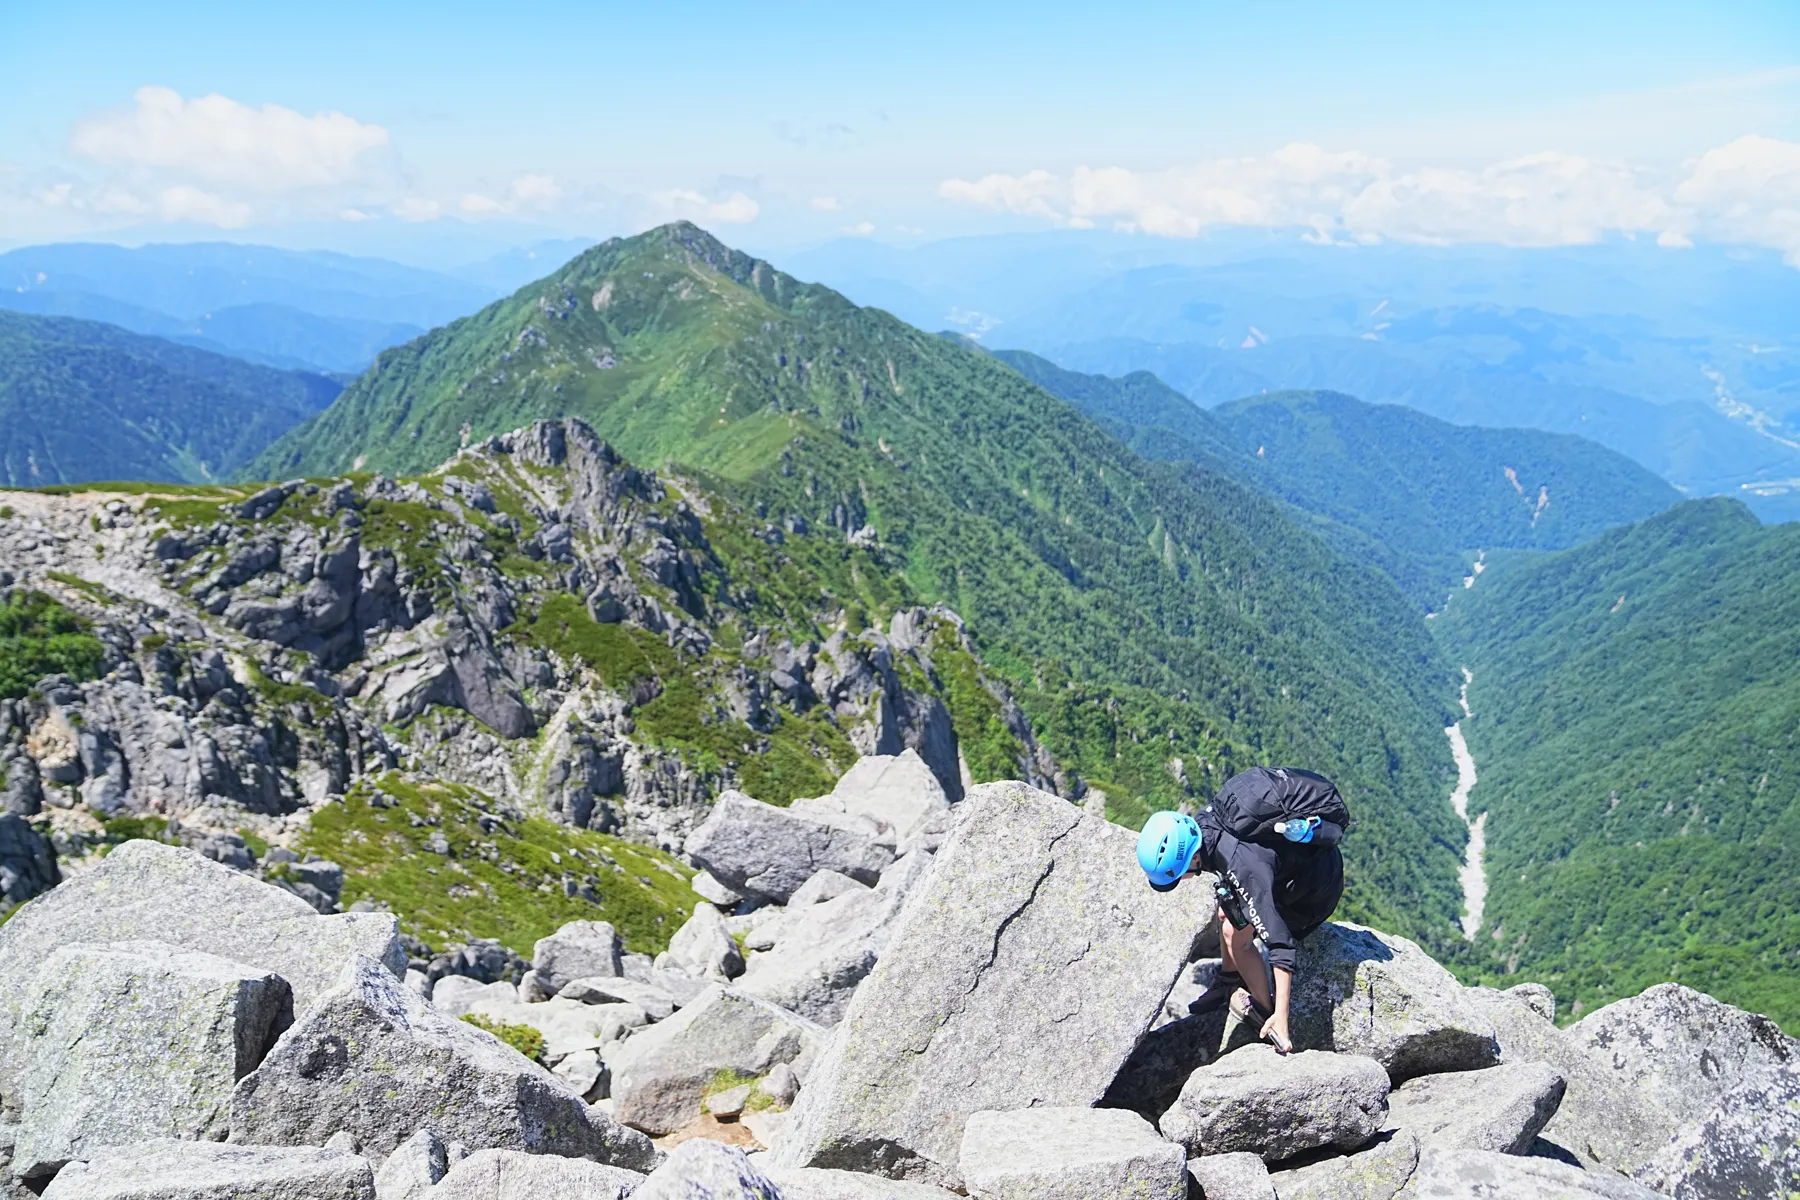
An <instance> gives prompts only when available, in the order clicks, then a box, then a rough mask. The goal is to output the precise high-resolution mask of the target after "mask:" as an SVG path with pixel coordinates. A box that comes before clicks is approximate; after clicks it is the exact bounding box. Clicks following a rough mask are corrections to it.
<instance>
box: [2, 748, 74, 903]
mask: <svg viewBox="0 0 1800 1200" xmlns="http://www.w3.org/2000/svg"><path fill="white" fill-rule="evenodd" d="M30 761H31V760H30V759H18V760H14V762H25V763H29V762H30ZM12 765H13V764H12V763H0V778H3V777H4V775H5V772H6V770H7V768H8V767H10V766H12ZM61 879H62V873H61V872H60V871H58V870H57V869H56V850H55V849H54V848H53V847H52V846H51V845H50V839H49V838H47V837H45V836H44V835H43V834H41V833H39V832H38V831H37V830H35V829H33V828H32V827H31V826H30V824H28V823H27V822H26V820H25V819H24V818H23V817H21V816H18V815H17V814H14V813H10V812H0V913H5V912H7V911H9V910H11V909H13V908H16V907H18V906H19V905H21V904H23V903H25V902H26V901H27V900H29V899H31V898H32V897H33V896H38V895H42V894H43V893H45V892H47V891H49V890H50V889H51V888H53V887H55V886H56V885H57V883H58V882H59V881H60V880H61Z"/></svg>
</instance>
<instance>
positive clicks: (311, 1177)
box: [43, 1141, 375, 1200]
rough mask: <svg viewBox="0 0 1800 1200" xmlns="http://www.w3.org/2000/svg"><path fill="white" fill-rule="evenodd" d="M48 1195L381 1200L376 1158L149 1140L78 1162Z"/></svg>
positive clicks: (117, 1199)
mask: <svg viewBox="0 0 1800 1200" xmlns="http://www.w3.org/2000/svg"><path fill="white" fill-rule="evenodd" d="M43 1194H44V1198H45V1200H375V1176H374V1173H373V1172H372V1171H371V1170H370V1168H369V1161H368V1160H367V1159H365V1158H361V1157H359V1156H357V1155H354V1154H345V1153H344V1152H342V1151H340V1150H319V1149H314V1148H312V1147H304V1146H301V1147H288V1146H226V1145H221V1144H220V1143H218V1142H177V1141H162V1142H147V1143H144V1144H141V1145H133V1146H124V1147H119V1148H116V1149H111V1150H108V1151H107V1152H106V1153H105V1155H104V1156H102V1157H98V1158H96V1159H94V1160H93V1161H92V1162H75V1163H70V1164H69V1165H68V1166H66V1167H64V1168H63V1169H62V1170H61V1171H59V1172H57V1176H56V1178H55V1179H53V1180H51V1181H50V1186H49V1187H47V1188H45V1189H44V1193H43Z"/></svg>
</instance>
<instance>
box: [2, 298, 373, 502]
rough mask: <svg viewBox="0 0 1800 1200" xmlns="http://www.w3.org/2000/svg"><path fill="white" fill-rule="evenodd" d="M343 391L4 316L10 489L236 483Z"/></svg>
mask: <svg viewBox="0 0 1800 1200" xmlns="http://www.w3.org/2000/svg"><path fill="white" fill-rule="evenodd" d="M340 390H342V385H341V384H339V383H338V382H337V381H335V380H332V379H329V378H326V377H324V376H321V375H315V374H310V373H306V372H299V371H278V370H274V369H272V368H269V367H264V366H258V365H256V364H254V363H247V362H244V361H243V360H241V359H236V358H230V357H227V356H225V355H222V354H213V353H210V352H209V351H205V350H200V349H196V348H194V347H191V346H184V345H179V344H177V343H174V342H169V341H165V340H164V339H161V338H153V337H143V336H140V335H138V334H134V333H130V332H128V331H126V330H123V329H120V328H118V327H117V326H113V325H103V324H100V323H99V322H95V321H79V320H74V319H71V318H67V317H31V316H24V315H22V314H19V313H10V312H0V484H4V485H5V486H8V487H38V486H43V485H46V484H61V483H76V482H86V481H92V480H108V479H119V480H169V481H187V482H191V483H206V482H216V481H219V480H223V479H227V478H230V477H231V476H232V475H233V474H235V473H236V472H237V471H239V470H241V469H242V468H243V467H244V466H245V465H246V464H247V463H248V462H249V460H250V459H251V457H252V456H254V455H255V454H256V453H257V452H259V451H261V450H262V449H264V448H265V447H266V446H267V445H268V444H269V443H270V442H271V441H272V440H274V439H275V438H276V437H278V436H279V435H281V434H282V433H284V432H286V431H287V430H288V429H290V428H292V427H293V426H294V425H297V424H299V423H300V422H301V421H303V420H305V419H306V418H308V417H310V416H312V415H313V414H314V413H316V412H318V411H319V410H320V409H322V408H324V407H325V406H326V405H328V404H329V403H331V401H332V400H333V399H335V398H336V396H337V394H338V392H339V391H340Z"/></svg>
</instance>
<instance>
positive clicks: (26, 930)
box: [0, 840, 406, 1088]
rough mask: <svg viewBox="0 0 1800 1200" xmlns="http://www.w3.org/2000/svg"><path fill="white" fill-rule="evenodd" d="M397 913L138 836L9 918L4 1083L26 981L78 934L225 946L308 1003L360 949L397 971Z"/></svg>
mask: <svg viewBox="0 0 1800 1200" xmlns="http://www.w3.org/2000/svg"><path fill="white" fill-rule="evenodd" d="M394 934H395V922H394V917H393V916H392V915H391V914H389V913H343V914H340V915H337V916H329V917H326V916H320V915H319V914H318V913H317V912H315V911H313V909H312V908H311V906H309V905H308V904H307V903H306V902H305V901H303V900H301V899H299V898H298V897H296V896H293V895H290V894H289V893H287V892H284V891H282V890H281V889H280V888H275V887H270V886H269V885H268V884H266V883H261V882H259V881H257V880H255V879H252V878H250V877H249V876H248V875H245V874H243V873H241V872H238V871H234V870H232V869H231V868H230V867H226V866H222V865H220V864H219V863H216V862H212V861H210V860H208V859H207V858H205V857H204V856H202V855H200V854H197V853H195V852H194V851H192V850H187V849H182V848H179V847H175V846H165V845H163V844H161V843H159V842H152V841H141V840H140V841H130V842H126V843H124V844H123V845H121V846H119V847H118V848H117V849H115V850H114V851H113V852H112V853H110V854H108V855H107V856H106V857H105V858H104V859H103V860H101V862H100V864H99V865H98V866H96V867H94V868H92V869H91V870H87V871H84V872H82V873H81V874H80V875H77V876H76V877H75V878H73V879H70V880H68V881H67V882H65V883H63V884H61V885H59V886H58V887H56V888H54V889H53V890H51V891H50V892H48V893H46V894H44V895H43V896H40V897H39V898H38V899H36V900H34V901H32V902H31V904H29V905H27V906H26V907H25V908H23V909H21V910H20V911H19V912H18V913H17V914H16V915H14V916H13V917H12V919H11V920H9V921H7V923H6V924H5V925H4V926H0V1088H4V1087H5V1086H6V1083H5V1072H6V1067H5V1064H6V1063H7V1062H9V1061H11V1060H12V1052H11V1050H10V1045H11V1042H12V1040H13V1037H14V1035H15V1032H16V1031H17V1030H18V1028H19V1003H20V995H21V990H22V988H23V986H24V983H25V981H26V980H27V979H28V978H30V975H31V971H30V970H29V969H28V967H35V965H36V964H37V963H39V962H41V961H42V960H43V959H44V958H45V957H46V956H48V955H49V954H50V952H51V951H52V950H54V949H55V948H56V947H58V946H61V945H65V944H67V943H70V942H128V941H144V940H154V941H162V942H168V943H170V944H171V945H174V946H179V947H181V948H182V949H186V950H198V951H202V952H204V953H207V954H216V955H218V956H219V957H220V958H225V959H229V960H231V961H232V962H238V963H243V964H245V965H248V966H252V967H257V968H260V969H261V970H264V971H270V972H273V973H275V974H277V975H279V976H281V977H282V978H283V979H285V980H287V982H288V986H289V987H290V988H291V989H292V991H293V998H294V1010H295V1012H296V1013H301V1012H304V1011H305V1010H306V1009H307V1008H308V1007H309V1006H310V1005H311V1004H312V1003H313V1002H314V1001H315V1000H316V999H317V998H318V997H319V996H320V994H322V993H323V992H324V991H325V990H326V989H328V988H329V987H331V986H332V984H333V982H334V981H335V980H336V979H337V977H338V976H339V975H340V974H342V972H343V969H344V965H345V963H347V962H349V961H350V960H351V959H352V958H354V957H356V956H358V955H368V956H370V957H373V958H375V959H377V960H378V961H380V962H382V963H383V964H384V965H385V966H386V967H387V968H388V969H389V970H390V971H391V972H392V973H393V974H394V976H395V977H396V980H397V979H398V977H399V976H400V975H401V974H402V973H403V972H404V971H405V970H406V955H405V953H404V951H402V950H401V948H400V944H399V942H398V941H397V940H396V939H395V936H394Z"/></svg>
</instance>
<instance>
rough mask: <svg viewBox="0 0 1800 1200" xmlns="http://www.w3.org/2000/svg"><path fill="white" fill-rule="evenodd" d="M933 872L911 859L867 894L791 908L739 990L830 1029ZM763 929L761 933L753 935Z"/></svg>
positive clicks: (857, 889)
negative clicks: (902, 913) (909, 904)
mask: <svg viewBox="0 0 1800 1200" xmlns="http://www.w3.org/2000/svg"><path fill="white" fill-rule="evenodd" d="M932 865H933V860H932V857H931V856H930V855H928V854H925V853H922V852H914V853H912V854H908V855H906V856H905V857H904V858H902V859H900V860H899V861H898V862H896V863H895V864H894V865H893V866H892V867H890V868H889V869H888V870H887V871H886V872H884V873H883V874H882V876H881V881H880V883H878V884H877V885H876V886H875V887H873V888H867V887H863V886H862V885H860V884H855V883H852V884H851V886H852V888H853V889H854V890H852V891H847V892H844V893H843V894H841V895H838V896H837V897H835V898H834V899H830V900H826V901H824V902H822V903H818V904H813V905H811V906H808V907H802V908H799V909H798V911H795V910H794V909H792V908H790V910H789V912H787V913H786V914H785V915H784V916H783V917H782V918H781V920H780V921H779V923H778V924H776V925H775V927H774V928H773V930H772V931H770V934H769V936H771V937H772V938H773V939H774V945H773V946H772V947H771V948H770V949H768V950H766V951H762V952H759V953H757V954H755V955H753V956H752V957H751V960H750V964H749V966H748V967H747V968H746V969H745V971H744V974H743V976H742V978H740V979H739V980H738V986H739V987H740V988H742V989H743V990H744V991H746V992H749V993H750V994H751V995H754V996H761V997H763V998H764V999H765V1000H768V1001H770V1002H772V1003H774V1004H779V1005H781V1007H783V1008H786V1009H791V1010H792V1011H794V1012H797V1013H799V1014H800V1015H801V1016H803V1017H806V1018H807V1019H809V1020H813V1021H817V1022H818V1023H819V1024H821V1025H826V1026H831V1025H836V1024H837V1023H838V1021H839V1020H841V1019H842V1018H843V1015H844V1010H845V1008H846V1007H847V1006H848V1005H849V1003H850V998H851V997H852V996H853V995H855V993H856V989H857V987H858V985H860V984H861V983H862V981H863V980H864V979H865V978H866V977H867V976H868V974H869V972H870V971H871V970H873V969H874V967H875V964H876V963H877V962H878V961H880V959H881V955H882V952H883V951H884V950H885V949H886V948H887V944H888V939H889V938H890V937H891V936H892V935H893V931H894V927H895V925H896V924H897V922H898V920H899V916H900V912H901V910H902V909H903V908H904V907H905V904H906V901H907V898H908V897H909V896H911V895H912V893H913V890H914V889H915V888H916V887H917V886H918V885H919V883H920V882H921V881H922V880H924V879H925V878H926V877H927V876H928V875H929V873H930V871H931V868H932ZM817 878H818V876H814V879H817ZM838 878H844V877H843V876H838ZM807 886H808V887H810V886H811V882H810V881H809V882H808V884H807ZM804 890H805V888H802V889H801V891H804ZM799 894H800V893H798V892H797V893H795V895H796V897H798V896H799ZM765 928H767V927H759V928H758V930H757V935H762V934H763V933H764V930H765ZM753 936H756V935H753Z"/></svg>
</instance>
